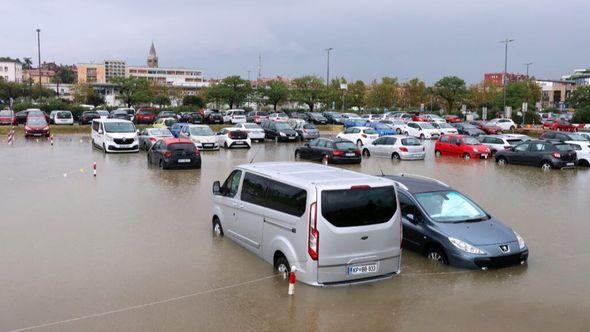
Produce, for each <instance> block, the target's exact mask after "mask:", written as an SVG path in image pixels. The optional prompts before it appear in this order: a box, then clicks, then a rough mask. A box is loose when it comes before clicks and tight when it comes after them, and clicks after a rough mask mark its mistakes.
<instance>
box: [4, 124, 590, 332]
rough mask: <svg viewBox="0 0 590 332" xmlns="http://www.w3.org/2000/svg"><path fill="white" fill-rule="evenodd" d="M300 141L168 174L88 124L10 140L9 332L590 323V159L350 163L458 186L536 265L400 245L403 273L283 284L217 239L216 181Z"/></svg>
mask: <svg viewBox="0 0 590 332" xmlns="http://www.w3.org/2000/svg"><path fill="white" fill-rule="evenodd" d="M429 144H430V142H429ZM294 146H295V145H294V144H276V143H274V142H273V143H265V144H258V145H255V147H254V148H253V149H251V150H249V151H246V150H241V151H240V150H232V151H224V150H222V151H219V152H208V153H204V154H203V165H202V169H201V170H191V171H162V170H159V169H157V168H154V167H148V166H147V162H146V157H145V153H144V152H140V153H139V154H125V155H103V154H102V153H101V152H100V151H96V150H92V149H91V147H90V143H89V138H88V137H87V136H58V137H56V140H55V145H54V146H53V147H51V146H50V145H49V144H48V142H47V141H45V140H40V141H36V140H25V139H24V138H20V137H19V138H17V141H16V144H15V145H14V146H13V147H9V146H7V145H6V143H5V142H0V211H1V212H0V331H13V330H34V331H204V330H222V331H230V330H246V331H248V330H254V331H260V330H266V331H275V330H297V331H301V330H309V331H332V330H372V331H382V330H390V331H416V330H417V331H424V330H436V331H479V330H492V329H493V330H501V331H517V330H518V331H555V330H560V331H587V330H589V329H590V315H589V313H590V287H589V281H590V244H589V242H588V239H590V225H589V223H590V219H589V218H588V208H589V206H590V190H589V188H590V171H589V170H586V169H578V170H568V171H551V172H548V173H543V172H542V171H541V170H539V169H536V168H530V167H520V166H507V167H497V166H496V165H495V164H494V163H493V162H491V161H477V160H472V161H463V160H460V159H454V158H438V159H435V158H434V157H433V156H432V154H430V155H428V156H427V159H426V160H425V161H417V162H393V161H391V160H387V159H375V158H370V159H364V160H363V163H362V165H354V166H343V167H346V168H349V169H352V170H356V171H360V172H363V173H367V174H380V173H381V171H383V172H384V173H386V174H391V173H400V172H406V173H416V174H421V175H426V176H431V177H435V178H437V179H440V180H442V181H445V182H447V183H448V184H450V185H452V186H453V187H455V188H457V189H458V190H460V191H462V192H464V193H466V194H467V195H469V196H470V197H472V198H473V199H474V200H475V201H477V202H478V203H479V204H480V205H481V206H482V207H483V208H484V209H485V210H487V211H488V212H489V213H491V214H493V215H494V216H496V217H498V218H499V219H500V220H502V221H503V222H504V223H506V224H508V225H509V226H511V227H513V228H514V229H515V230H517V231H518V232H519V233H520V234H521V235H522V236H523V237H524V238H525V240H526V241H527V244H528V246H529V248H530V258H529V262H528V265H526V266H516V267H512V268H505V269H500V270H489V271H479V270H477V271H472V270H460V269H455V268H451V267H445V266H433V265H431V264H429V262H428V261H427V260H426V259H425V258H424V257H422V256H419V255H417V254H414V253H412V252H409V251H404V253H403V266H402V273H401V275H399V276H396V277H394V278H392V279H389V280H386V281H382V282H377V283H373V284H369V285H360V286H347V287H335V288H315V287H309V286H306V285H303V284H297V286H296V289H295V292H296V293H295V295H294V296H288V295H287V286H288V284H287V282H286V281H284V280H282V278H280V277H278V276H276V275H274V274H273V271H272V267H271V266H270V265H269V264H267V263H266V262H264V261H262V260H261V259H259V258H257V257H256V256H254V255H252V254H251V253H250V252H248V251H246V250H245V249H243V248H241V247H240V246H238V245H237V244H235V243H233V242H232V241H231V240H229V239H223V238H222V239H219V238H214V237H213V236H212V234H211V222H210V220H211V207H212V199H211V196H212V195H211V185H212V182H213V181H214V180H223V179H224V178H225V177H226V176H227V175H228V174H229V171H230V170H231V169H232V167H234V166H235V165H238V164H241V163H246V162H248V161H249V160H250V159H252V158H253V156H254V155H256V158H255V159H256V161H265V160H293V151H294ZM93 162H96V163H97V170H98V176H97V177H96V178H93V177H92V170H91V165H92V163H93Z"/></svg>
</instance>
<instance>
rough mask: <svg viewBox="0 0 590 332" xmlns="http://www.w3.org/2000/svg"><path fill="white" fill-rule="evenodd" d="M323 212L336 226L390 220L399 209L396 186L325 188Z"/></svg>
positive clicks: (372, 223)
mask: <svg viewBox="0 0 590 332" xmlns="http://www.w3.org/2000/svg"><path fill="white" fill-rule="evenodd" d="M321 204H322V205H321V210H322V211H321V212H322V216H323V217H324V218H325V219H326V220H327V221H328V222H329V223H330V224H332V225H334V226H336V227H357V226H367V225H374V224H381V223H385V222H388V221H389V220H391V218H393V215H394V213H395V211H396V208H397V204H396V197H395V189H394V188H393V186H389V187H376V188H371V187H369V186H367V188H366V189H364V188H363V189H354V190H353V189H342V190H324V191H322V197H321Z"/></svg>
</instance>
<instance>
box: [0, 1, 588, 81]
mask: <svg viewBox="0 0 590 332" xmlns="http://www.w3.org/2000/svg"><path fill="white" fill-rule="evenodd" d="M2 11H3V15H2V17H3V19H2V29H0V56H10V57H19V58H22V57H32V58H33V59H34V63H35V65H36V63H37V40H36V33H35V29H36V28H37V27H39V28H40V29H41V30H42V32H41V52H42V61H55V62H57V63H79V62H91V61H94V62H102V61H103V60H104V59H122V60H125V61H126V62H127V64H131V65H144V64H145V61H146V60H145V58H146V56H147V53H148V50H149V46H150V43H151V42H152V41H154V43H155V45H156V51H157V53H158V56H159V61H160V67H164V66H167V67H188V68H198V69H202V70H203V72H204V74H205V76H206V77H207V78H216V77H224V76H227V75H229V74H238V75H241V76H242V77H247V75H248V70H250V71H251V72H252V74H251V75H252V78H254V77H256V75H257V67H258V54H259V53H261V54H262V75H263V76H276V75H282V76H286V77H296V76H300V75H304V74H316V75H321V76H322V77H325V75H326V52H325V51H324V49H325V48H328V47H333V48H334V51H333V52H332V56H331V66H330V68H331V77H334V76H344V77H346V78H347V79H349V80H357V79H362V80H365V81H370V80H372V79H374V78H380V77H382V76H397V77H398V78H399V79H400V80H402V81H403V80H406V79H409V78H411V77H419V78H421V79H423V80H426V81H427V82H429V83H430V82H434V81H436V80H437V79H439V78H441V77H442V76H445V75H457V76H460V77H462V78H464V79H465V80H466V81H467V82H469V83H476V82H479V81H481V80H482V79H483V73H484V72H489V71H502V69H503V64H504V48H503V45H502V44H500V43H499V41H500V40H502V39H504V38H514V39H516V41H515V42H514V43H512V44H511V45H510V48H509V71H512V72H524V71H525V66H524V65H523V63H526V62H533V63H534V64H533V65H532V66H531V73H532V74H534V75H536V76H537V77H541V78H559V77H560V76H561V75H564V74H567V73H569V72H571V70H573V69H574V68H586V67H590V20H588V17H587V14H588V13H590V1H589V0H554V1H551V0H444V1H443V0H413V1H395V0H370V1H361V0H356V1H349V0H326V1H322V0H315V1H314V0H295V1H293V0H292V1H284V0H226V1H224V0H218V1H214V0H212V1H208V0H205V1H203V0H168V1H151V0H144V1H129V0H117V1H112V0H83V1H80V0H78V1H68V0H51V1H44V0H41V1H39V0H29V1H21V0H18V1H3V4H2Z"/></svg>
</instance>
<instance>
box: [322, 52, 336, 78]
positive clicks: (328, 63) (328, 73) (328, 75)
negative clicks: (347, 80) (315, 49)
mask: <svg viewBox="0 0 590 332" xmlns="http://www.w3.org/2000/svg"><path fill="white" fill-rule="evenodd" d="M332 50H334V49H333V48H332V47H330V48H326V49H325V50H324V51H326V52H327V58H328V59H327V64H326V86H328V85H330V51H332Z"/></svg>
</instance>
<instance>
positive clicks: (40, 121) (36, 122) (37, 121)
mask: <svg viewBox="0 0 590 332" xmlns="http://www.w3.org/2000/svg"><path fill="white" fill-rule="evenodd" d="M27 124H28V125H29V126H43V125H47V121H45V118H42V117H29V118H28V119H27Z"/></svg>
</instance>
